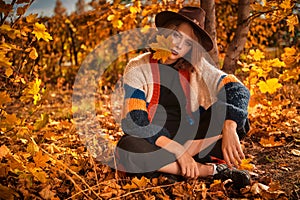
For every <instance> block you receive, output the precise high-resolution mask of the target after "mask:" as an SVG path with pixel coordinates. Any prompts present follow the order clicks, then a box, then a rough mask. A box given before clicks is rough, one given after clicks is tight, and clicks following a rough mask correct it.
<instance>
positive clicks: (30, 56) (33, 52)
mask: <svg viewBox="0 0 300 200" xmlns="http://www.w3.org/2000/svg"><path fill="white" fill-rule="evenodd" d="M38 56H39V55H38V53H37V52H36V49H35V48H34V47H32V49H31V51H30V53H29V58H31V59H32V60H35V59H37V57H38Z"/></svg>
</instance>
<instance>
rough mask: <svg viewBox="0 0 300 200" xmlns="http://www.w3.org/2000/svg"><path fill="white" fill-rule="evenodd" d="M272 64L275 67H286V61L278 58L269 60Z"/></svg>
mask: <svg viewBox="0 0 300 200" xmlns="http://www.w3.org/2000/svg"><path fill="white" fill-rule="evenodd" d="M269 62H270V65H271V66H273V67H285V66H286V65H285V63H284V62H282V61H280V60H279V59H278V58H275V59H272V60H270V61H269Z"/></svg>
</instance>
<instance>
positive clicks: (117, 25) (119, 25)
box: [107, 14, 123, 29]
mask: <svg viewBox="0 0 300 200" xmlns="http://www.w3.org/2000/svg"><path fill="white" fill-rule="evenodd" d="M107 20H108V21H111V22H112V25H113V27H114V28H118V29H120V28H122V26H123V22H122V21H121V20H120V19H119V16H118V15H114V14H112V15H109V16H108V17H107Z"/></svg>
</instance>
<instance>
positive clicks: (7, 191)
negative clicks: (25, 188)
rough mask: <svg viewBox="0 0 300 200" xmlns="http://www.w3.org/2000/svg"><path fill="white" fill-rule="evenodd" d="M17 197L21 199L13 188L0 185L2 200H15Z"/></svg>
mask: <svg viewBox="0 0 300 200" xmlns="http://www.w3.org/2000/svg"><path fill="white" fill-rule="evenodd" d="M15 197H20V196H19V195H18V193H17V192H15V191H14V190H13V189H12V188H9V187H6V186H3V185H2V184H0V199H5V200H14V199H15Z"/></svg>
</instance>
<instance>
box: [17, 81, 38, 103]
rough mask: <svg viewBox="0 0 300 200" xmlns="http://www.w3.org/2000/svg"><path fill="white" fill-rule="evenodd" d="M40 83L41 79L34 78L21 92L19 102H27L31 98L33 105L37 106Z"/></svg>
mask: <svg viewBox="0 0 300 200" xmlns="http://www.w3.org/2000/svg"><path fill="white" fill-rule="evenodd" d="M41 83H42V80H41V79H38V78H36V79H35V81H33V82H30V83H28V87H27V88H26V89H24V90H23V96H22V97H21V101H25V100H28V99H30V98H32V99H33V100H34V102H33V103H34V105H36V104H37V102H38V101H39V100H41V95H40V94H39V92H40V85H41Z"/></svg>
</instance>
